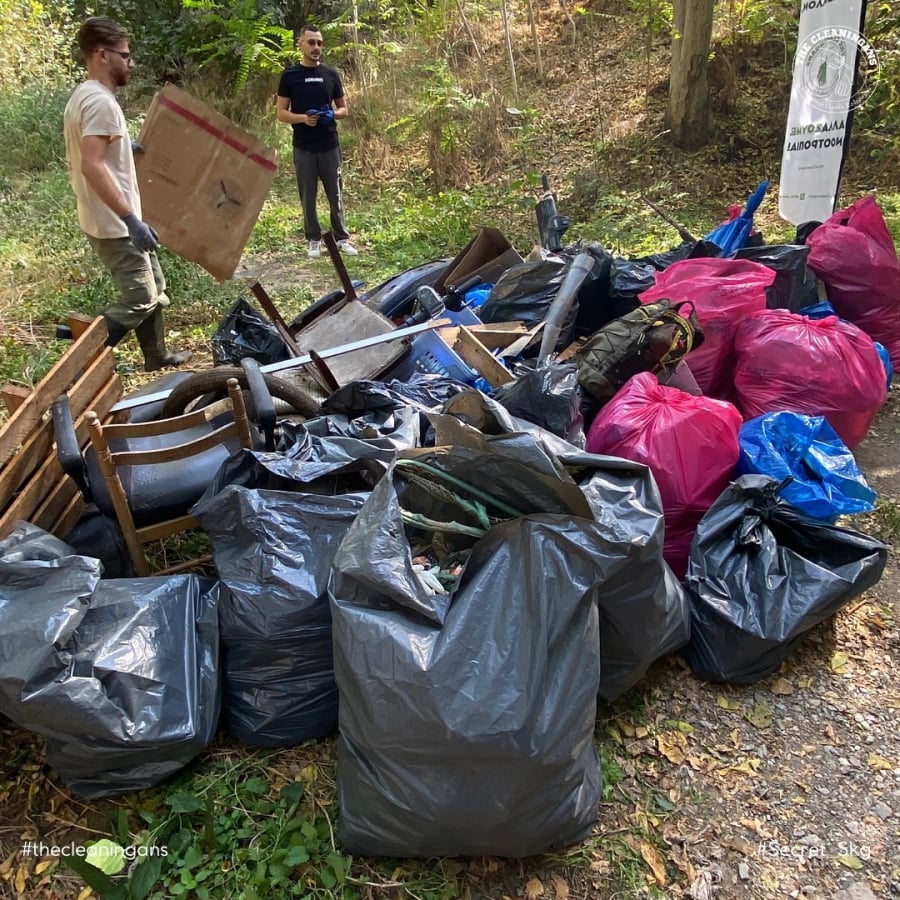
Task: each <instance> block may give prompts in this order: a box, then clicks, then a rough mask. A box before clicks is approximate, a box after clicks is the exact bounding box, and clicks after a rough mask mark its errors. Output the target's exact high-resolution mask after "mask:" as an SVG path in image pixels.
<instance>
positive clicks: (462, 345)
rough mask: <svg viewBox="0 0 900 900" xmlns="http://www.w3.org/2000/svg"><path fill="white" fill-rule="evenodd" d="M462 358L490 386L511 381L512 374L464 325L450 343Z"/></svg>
mask: <svg viewBox="0 0 900 900" xmlns="http://www.w3.org/2000/svg"><path fill="white" fill-rule="evenodd" d="M451 346H452V347H453V349H454V351H455V352H456V353H458V354H459V356H460V357H461V358H462V360H463V361H464V362H465V363H467V364H468V365H470V366H471V367H472V368H473V369H475V370H476V371H477V372H480V373H481V376H482V378H484V379H485V380H486V381H487V383H488V384H489V385H490V386H491V387H494V388H496V387H500V385H501V384H506V383H507V382H509V381H512V380H513V378H514V376H513V374H512V373H511V372H509V371H507V369H506V367H505V366H503V365H502V364H501V363H500V362H498V361H497V358H496V357H495V356H494V354H493V353H491V351H490V350H488V348H487V347H485V346H484V344H482V343H481V341H479V340H478V338H477V337H475V335H474V334H472V332H471V331H469V329H468V328H466V327H465V326H464V325H463V326H462V327H461V328H460V329H459V333H458V334H457V335H456V339H455V340H454V342H453V343H452V344H451Z"/></svg>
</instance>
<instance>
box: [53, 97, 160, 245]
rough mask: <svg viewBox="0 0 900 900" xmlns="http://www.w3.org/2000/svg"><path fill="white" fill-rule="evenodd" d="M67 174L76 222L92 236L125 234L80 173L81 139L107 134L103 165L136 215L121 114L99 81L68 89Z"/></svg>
mask: <svg viewBox="0 0 900 900" xmlns="http://www.w3.org/2000/svg"><path fill="white" fill-rule="evenodd" d="M63 129H64V132H65V138H66V159H67V160H68V163H69V178H70V179H71V181H72V190H74V191H75V199H76V201H77V203H78V224H79V225H80V226H81V230H82V231H83V232H85V234H89V235H91V236H92V237H95V238H101V239H104V238H120V237H128V228H127V227H126V226H125V223H124V222H123V221H122V220H121V219H120V218H119V217H118V216H117V215H116V214H115V213H114V212H113V211H112V210H111V209H110V208H109V207H108V206H107V205H106V204H105V203H104V202H103V201H102V200H101V199H100V198H99V197H98V196H97V194H96V193H95V192H94V191H93V189H92V188H91V186H90V185H89V184H88V183H87V181H86V180H85V178H84V175H82V174H81V139H82V138H83V137H86V136H89V135H105V136H107V137H109V138H110V143H109V148H108V149H107V151H106V158H105V163H106V168H107V169H108V170H109V174H110V175H111V176H112V180H113V182H114V183H115V184H116V185H118V187H119V190H121V192H122V196H123V197H124V198H125V202H126V203H127V204H128V205H129V207H130V208H131V210H132V212H133V213H134V214H135V215H136V216H137V217H138V218H139V219H140V218H141V216H142V213H141V195H140V193H139V192H138V184H137V172H135V169H134V156H133V154H132V152H131V139H130V138H129V136H128V126H127V124H126V122H125V115H124V114H123V113H122V109H121V107H120V106H119V104H118V103H117V102H116V98H115V95H114V94H113V93H112V91H110V90H109V88H107V87H106V86H105V85H102V84H101V83H100V82H99V81H94V80H88V81H84V82H82V83H81V84H80V85H78V87H77V88H75V90H74V91H73V92H72V96H71V97H70V98H69V102H68V103H67V104H66V111H65V113H64V114H63Z"/></svg>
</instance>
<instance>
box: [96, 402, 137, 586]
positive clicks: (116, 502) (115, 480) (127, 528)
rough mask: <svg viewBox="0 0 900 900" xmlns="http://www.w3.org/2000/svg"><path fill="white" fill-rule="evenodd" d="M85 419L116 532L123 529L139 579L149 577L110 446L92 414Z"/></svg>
mask: <svg viewBox="0 0 900 900" xmlns="http://www.w3.org/2000/svg"><path fill="white" fill-rule="evenodd" d="M84 418H85V420H86V421H87V426H88V434H89V436H90V439H91V444H92V445H93V447H94V452H95V453H96V454H97V463H98V465H99V466H100V471H101V472H102V473H103V478H104V480H105V482H106V488H107V490H108V491H109V496H110V499H111V500H112V504H113V509H114V510H115V513H116V518H117V519H118V520H119V528H121V529H122V537H123V538H124V539H125V546H126V547H127V548H128V555H129V556H130V557H131V563H132V565H133V566H134V570H135V572H137V574H138V575H149V574H150V564H149V563H148V562H147V556H146V554H145V553H144V547H143V545H142V544H141V542H140V539H139V538H138V536H137V531H136V530H135V526H134V517H133V516H132V515H131V509H130V508H129V506H128V498H127V497H126V495H125V489H124V488H123V487H122V482H121V481H120V480H119V476H118V473H117V472H116V467H115V465H114V464H113V461H112V455H111V454H110V451H109V445H108V444H107V443H106V437H105V436H104V434H103V426H102V425H101V424H100V419H99V418H98V417H97V414H96V413H95V412H93V410H91V411H88V412H86V413H85V414H84Z"/></svg>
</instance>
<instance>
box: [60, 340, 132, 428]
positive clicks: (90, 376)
mask: <svg viewBox="0 0 900 900" xmlns="http://www.w3.org/2000/svg"><path fill="white" fill-rule="evenodd" d="M66 393H67V394H68V395H69V406H70V407H71V409H72V418H78V416H80V415H82V413H84V412H85V410H88V409H93V408H94V404H95V403H96V402H97V399H98V398H101V397H107V396H113V395H115V399H114V400H112V402H111V403H110V405H109V408H107V409H105V410H103V412H101V411H100V410H96V413H97V415H98V416H101V417H103V416H105V415H107V414H108V413H109V409H110V408H111V407H112V405H113V404H114V403H115V402H116V401H117V400H118V399H119V398H120V397H121V396H122V394H124V393H125V388H124V386H123V385H122V381H121V379H120V378H119V376H118V374H117V372H116V360H115V357H114V356H113V352H112V349H111V348H110V347H107V348H106V349H105V350H104V351H103V352H102V353H101V354H100V355H99V356H98V357H97V358H96V359H95V360H94V361H93V362H92V363H91V364H90V365H89V366H88V367H87V368H86V369H85V371H84V372H83V373H82V374H81V375H80V376H79V378H78V379H77V380H76V381H75V382H74V384H72V386H71V387H70V388H69V389H68V390H67V391H66ZM53 399H54V400H55V399H56V397H54V398H53Z"/></svg>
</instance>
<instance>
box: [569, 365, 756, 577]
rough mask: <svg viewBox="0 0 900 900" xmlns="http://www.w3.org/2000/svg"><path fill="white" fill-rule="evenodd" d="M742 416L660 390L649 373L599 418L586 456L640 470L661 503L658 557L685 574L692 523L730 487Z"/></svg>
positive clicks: (716, 403)
mask: <svg viewBox="0 0 900 900" xmlns="http://www.w3.org/2000/svg"><path fill="white" fill-rule="evenodd" d="M742 424H743V423H742V421H741V414H740V413H739V412H738V411H737V409H735V408H734V407H733V406H732V405H731V404H730V403H726V402H725V401H723V400H714V399H713V398H712V397H696V396H693V395H691V394H686V393H685V392H684V391H680V390H678V389H677V388H670V387H665V386H664V385H661V384H659V382H658V381H657V380H656V376H655V375H653V374H651V373H650V372H641V373H640V374H639V375H635V376H634V377H633V378H631V379H629V380H628V381H627V382H625V384H624V385H623V386H622V387H621V388H620V390H619V392H618V393H617V394H616V395H615V397H613V398H612V400H610V401H609V403H607V404H606V405H605V406H604V407H603V409H601V410H600V412H599V413H598V414H597V416H596V418H595V419H594V421H593V423H592V424H591V427H590V430H589V431H588V439H587V449H588V451H589V452H591V453H606V454H608V455H610V456H620V457H623V458H624V459H630V460H634V461H635V462H640V463H644V464H645V465H646V466H648V467H649V468H650V470H651V471H652V472H653V477H654V478H655V480H656V484H657V486H658V487H659V493H660V496H661V497H662V502H663V513H664V517H665V522H666V539H665V545H664V547H663V556H664V558H665V560H666V562H667V563H668V564H669V566H670V567H671V568H672V571H673V572H674V573H675V575H676V576H677V577H678V578H679V579H683V578H684V576H685V573H686V572H687V563H688V555H689V553H690V549H691V539H692V538H693V536H694V532H695V531H696V530H697V523H698V522H699V521H700V519H701V518H702V517H703V514H704V513H705V512H706V511H707V509H709V507H710V506H712V504H713V502H714V501H715V500H716V499H717V498H718V496H719V494H721V493H722V491H723V490H725V488H726V487H727V485H728V482H729V480H730V479H731V474H732V472H733V471H734V467H735V465H736V463H737V460H738V453H739V450H740V448H739V445H738V433H739V431H740V429H741V425H742Z"/></svg>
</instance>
